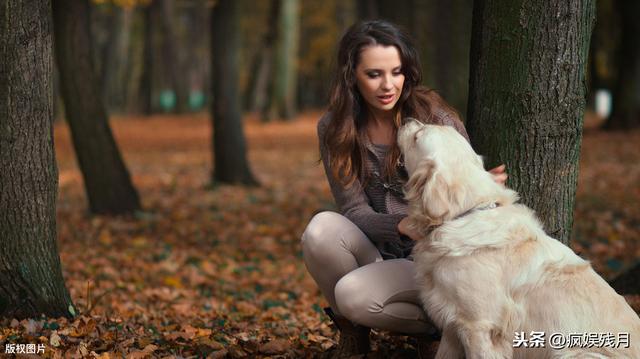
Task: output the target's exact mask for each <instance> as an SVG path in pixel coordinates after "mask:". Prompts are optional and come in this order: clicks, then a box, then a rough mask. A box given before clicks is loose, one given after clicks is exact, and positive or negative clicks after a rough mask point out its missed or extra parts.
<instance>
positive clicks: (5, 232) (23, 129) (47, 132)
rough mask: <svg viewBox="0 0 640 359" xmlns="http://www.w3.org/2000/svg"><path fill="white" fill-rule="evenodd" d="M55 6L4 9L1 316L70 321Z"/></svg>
mask: <svg viewBox="0 0 640 359" xmlns="http://www.w3.org/2000/svg"><path fill="white" fill-rule="evenodd" d="M51 27H52V23H51V3H50V2H49V1H24V2H23V1H7V2H3V4H2V5H1V6H0V59H2V60H1V61H2V62H1V63H0V168H1V170H0V317H6V318H27V317H36V316H38V315H40V314H44V315H47V316H50V317H58V316H65V317H71V316H73V315H74V314H75V309H74V307H73V304H72V303H71V298H70V297H69V292H68V291H67V289H66V288H65V285H64V279H63V277H62V270H61V266H60V257H59V256H58V249H57V245H56V196H57V189H58V170H57V167H56V161H55V154H54V147H53V126H52V121H53V98H52V92H53V91H52V81H53V63H52V61H53V55H52V40H53V39H52V31H51Z"/></svg>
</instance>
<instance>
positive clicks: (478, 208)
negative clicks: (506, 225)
mask: <svg viewBox="0 0 640 359" xmlns="http://www.w3.org/2000/svg"><path fill="white" fill-rule="evenodd" d="M498 207H500V203H498V202H492V203H489V204H487V205H484V206H478V207H473V208H471V209H469V210H467V211H465V212H462V213H461V214H459V215H457V216H455V217H454V218H453V219H454V220H456V219H459V218H462V217H464V216H466V215H468V214H471V212H475V211H484V210H487V209H494V208H498Z"/></svg>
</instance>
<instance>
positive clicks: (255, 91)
mask: <svg viewBox="0 0 640 359" xmlns="http://www.w3.org/2000/svg"><path fill="white" fill-rule="evenodd" d="M279 13H280V0H271V2H270V4H269V16H268V18H267V31H266V33H265V34H264V37H263V40H262V48H261V49H260V51H259V52H258V53H257V55H256V58H255V60H254V63H253V66H252V70H253V71H251V74H250V76H251V80H250V81H249V87H248V89H249V96H248V101H249V104H248V106H247V107H248V108H249V109H250V110H251V111H256V112H261V113H264V111H265V110H266V109H265V106H266V104H267V99H268V97H269V91H268V90H269V87H270V86H269V84H270V83H272V82H273V81H274V78H273V77H274V76H273V62H274V61H273V60H274V48H275V44H276V39H277V38H278V17H279V16H278V14H279Z"/></svg>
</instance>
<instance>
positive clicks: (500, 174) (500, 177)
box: [489, 164, 509, 186]
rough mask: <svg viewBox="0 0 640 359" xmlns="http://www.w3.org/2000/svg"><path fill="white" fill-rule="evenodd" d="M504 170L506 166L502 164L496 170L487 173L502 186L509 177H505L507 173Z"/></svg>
mask: <svg viewBox="0 0 640 359" xmlns="http://www.w3.org/2000/svg"><path fill="white" fill-rule="evenodd" d="M505 168H506V166H505V165H504V164H502V165H500V166H498V167H496V168H492V169H490V170H489V173H491V175H492V176H493V180H494V181H496V183H498V184H501V185H503V186H504V184H505V183H506V182H507V178H508V177H509V176H508V175H507V172H506V171H505Z"/></svg>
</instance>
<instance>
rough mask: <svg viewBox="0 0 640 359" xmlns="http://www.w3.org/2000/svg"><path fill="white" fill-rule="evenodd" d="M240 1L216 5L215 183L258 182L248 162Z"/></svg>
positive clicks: (214, 78)
mask: <svg viewBox="0 0 640 359" xmlns="http://www.w3.org/2000/svg"><path fill="white" fill-rule="evenodd" d="M238 6H239V4H238V1H237V0H220V1H218V3H217V4H216V6H215V7H214V8H213V15H212V19H211V23H212V36H211V38H212V46H211V51H212V55H211V56H212V57H213V61H212V72H213V81H212V83H213V157H214V171H213V175H212V182H213V183H214V184H215V183H218V182H222V183H240V184H246V185H256V184H257V182H256V180H255V179H254V177H253V175H252V174H251V171H250V170H249V164H248V163H247V153H246V152H247V151H246V144H245V138H244V133H243V131H242V114H241V110H240V96H239V95H240V91H239V88H238V86H239V71H238V52H239V50H240V36H239V34H240V29H239V27H240V23H239V16H240V13H239V7H238Z"/></svg>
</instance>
